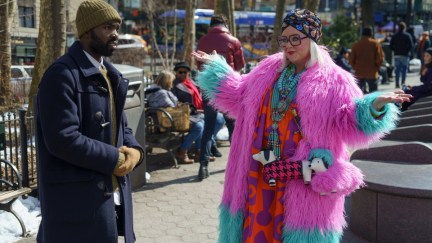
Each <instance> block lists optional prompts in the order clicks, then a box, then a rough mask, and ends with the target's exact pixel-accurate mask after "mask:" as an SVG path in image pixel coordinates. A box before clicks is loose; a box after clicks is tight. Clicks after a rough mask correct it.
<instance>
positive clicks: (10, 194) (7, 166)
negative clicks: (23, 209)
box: [0, 159, 32, 237]
mask: <svg viewBox="0 0 432 243" xmlns="http://www.w3.org/2000/svg"><path fill="white" fill-rule="evenodd" d="M0 169H1V170H2V176H1V178H0V186H1V187H0V189H1V191H0V210H4V211H6V212H10V213H12V214H13V215H14V216H15V217H16V218H17V219H18V222H19V223H20V225H21V229H22V237H26V236H27V235H28V234H27V230H26V227H25V225H24V222H23V220H22V219H21V217H20V216H19V215H18V213H17V212H16V211H14V209H13V208H12V204H13V203H14V202H15V201H16V200H17V199H18V197H19V196H23V195H26V194H29V193H30V192H31V191H32V190H31V189H30V188H28V187H23V186H22V181H21V176H20V174H19V171H18V170H17V168H16V167H15V166H14V165H13V164H12V163H10V162H9V161H6V160H4V159H0ZM3 172H4V174H3ZM8 172H10V174H8Z"/></svg>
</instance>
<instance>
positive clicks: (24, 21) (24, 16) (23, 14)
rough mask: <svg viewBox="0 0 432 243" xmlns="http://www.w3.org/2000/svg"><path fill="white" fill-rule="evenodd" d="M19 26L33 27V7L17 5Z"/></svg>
mask: <svg viewBox="0 0 432 243" xmlns="http://www.w3.org/2000/svg"><path fill="white" fill-rule="evenodd" d="M18 14H19V20H20V21H19V24H20V27H25V28H35V13H34V8H33V7H23V6H19V7H18Z"/></svg>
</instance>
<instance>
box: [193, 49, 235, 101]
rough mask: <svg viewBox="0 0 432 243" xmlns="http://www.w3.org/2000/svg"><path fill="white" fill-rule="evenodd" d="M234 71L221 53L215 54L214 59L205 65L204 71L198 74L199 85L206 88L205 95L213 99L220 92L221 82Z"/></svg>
mask: <svg viewBox="0 0 432 243" xmlns="http://www.w3.org/2000/svg"><path fill="white" fill-rule="evenodd" d="M231 71H232V69H231V67H230V66H229V65H228V64H227V62H226V61H225V58H223V57H222V56H220V55H216V56H213V60H212V61H211V62H209V63H207V64H205V65H204V69H203V71H201V72H199V73H198V75H197V81H198V86H200V88H201V89H203V90H204V92H203V95H204V96H205V97H206V98H208V99H213V98H214V95H215V93H217V92H218V88H219V86H220V82H221V81H222V80H225V79H226V77H227V76H228V74H229V73H230V72H231Z"/></svg>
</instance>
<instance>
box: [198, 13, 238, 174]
mask: <svg viewBox="0 0 432 243" xmlns="http://www.w3.org/2000/svg"><path fill="white" fill-rule="evenodd" d="M197 50H199V51H203V52H206V53H211V52H212V51H213V50H216V51H217V52H218V53H219V54H220V55H222V56H223V57H224V58H225V60H226V62H227V63H228V65H230V66H231V67H232V68H233V69H234V70H236V71H240V70H241V69H242V68H243V67H244V66H245V60H244V57H243V51H242V48H241V43H240V41H239V40H238V39H237V38H236V37H234V36H232V35H231V33H230V32H229V30H228V27H227V22H226V17H225V16H224V15H221V14H220V15H214V16H213V17H212V18H211V19H210V28H209V30H208V33H207V34H206V35H204V36H203V37H201V38H200V40H199V41H198V46H197ZM197 65H198V70H201V69H202V63H200V62H198V63H197ZM203 101H204V102H203V103H204V132H203V137H202V141H201V155H200V158H199V161H200V168H199V170H198V179H199V180H202V179H204V178H207V177H208V175H209V174H208V168H207V167H208V162H209V156H211V155H215V156H218V157H221V156H222V154H221V153H220V152H219V151H218V149H217V147H216V142H215V140H214V138H215V136H216V134H217V132H218V131H219V130H220V129H221V128H222V126H223V117H221V114H220V113H218V112H217V111H216V110H215V109H214V108H213V107H212V106H210V105H209V104H208V100H207V99H206V98H205V95H204V100H203ZM225 121H226V125H227V128H228V133H229V139H230V141H231V136H232V131H233V130H234V120H233V119H232V118H230V117H229V116H225Z"/></svg>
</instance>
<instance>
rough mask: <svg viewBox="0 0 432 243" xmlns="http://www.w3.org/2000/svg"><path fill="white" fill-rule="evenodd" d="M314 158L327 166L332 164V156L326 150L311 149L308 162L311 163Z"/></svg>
mask: <svg viewBox="0 0 432 243" xmlns="http://www.w3.org/2000/svg"><path fill="white" fill-rule="evenodd" d="M314 158H321V159H323V160H324V161H325V162H326V163H327V165H328V166H330V165H332V164H333V154H332V152H330V150H328V149H312V150H311V151H310V153H309V161H312V160H313V159H314Z"/></svg>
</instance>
